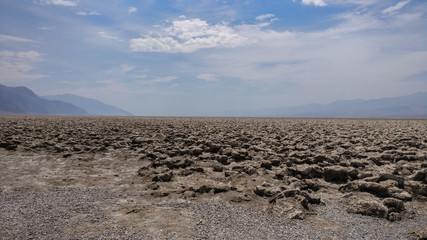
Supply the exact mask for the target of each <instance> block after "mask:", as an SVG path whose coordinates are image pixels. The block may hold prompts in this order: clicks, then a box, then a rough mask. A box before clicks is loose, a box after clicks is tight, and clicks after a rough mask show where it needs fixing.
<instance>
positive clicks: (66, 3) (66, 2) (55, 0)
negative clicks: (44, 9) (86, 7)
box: [38, 0, 77, 7]
mask: <svg viewBox="0 0 427 240" xmlns="http://www.w3.org/2000/svg"><path fill="white" fill-rule="evenodd" d="M38 3H39V4H44V5H57V6H63V7H76V6H77V1H71V0H40V1H38Z"/></svg>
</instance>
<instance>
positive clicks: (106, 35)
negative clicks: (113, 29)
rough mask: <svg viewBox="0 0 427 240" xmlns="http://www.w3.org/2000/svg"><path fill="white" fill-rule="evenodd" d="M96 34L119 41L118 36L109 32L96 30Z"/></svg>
mask: <svg viewBox="0 0 427 240" xmlns="http://www.w3.org/2000/svg"><path fill="white" fill-rule="evenodd" d="M98 35H99V36H101V37H103V38H106V39H112V40H117V41H121V39H120V38H118V37H116V36H112V35H110V34H108V33H106V32H98Z"/></svg>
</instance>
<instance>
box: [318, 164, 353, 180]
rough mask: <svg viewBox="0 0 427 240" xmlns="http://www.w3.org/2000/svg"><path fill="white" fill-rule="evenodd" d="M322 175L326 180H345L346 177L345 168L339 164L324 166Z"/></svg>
mask: <svg viewBox="0 0 427 240" xmlns="http://www.w3.org/2000/svg"><path fill="white" fill-rule="evenodd" d="M323 176H324V179H325V181H327V182H347V179H348V173H347V169H346V168H345V167H340V166H331V167H325V168H324V173H323Z"/></svg>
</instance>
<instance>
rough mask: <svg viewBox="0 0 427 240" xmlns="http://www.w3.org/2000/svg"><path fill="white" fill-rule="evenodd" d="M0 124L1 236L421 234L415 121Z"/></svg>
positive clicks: (40, 120) (422, 149)
mask: <svg viewBox="0 0 427 240" xmlns="http://www.w3.org/2000/svg"><path fill="white" fill-rule="evenodd" d="M1 120H2V121H0V130H1V131H0V147H1V148H3V149H4V150H1V149H0V187H1V188H0V189H1V197H0V199H1V203H2V204H1V207H2V213H1V214H0V221H1V222H2V223H4V224H2V225H1V227H0V235H1V236H6V239H10V238H28V237H34V236H35V237H37V236H44V235H46V236H51V238H57V237H58V236H60V237H61V238H64V239H67V238H68V239H70V238H74V237H76V236H80V238H91V237H93V238H99V237H105V238H114V236H116V237H117V238H125V239H132V238H134V239H138V238H144V239H150V238H151V239H165V238H174V239H194V238H208V239H209V238H215V239H218V238H224V239H238V238H243V237H244V238H248V239H251V238H252V239H256V238H259V237H261V238H264V237H268V238H270V239H280V238H282V237H283V236H284V235H286V234H287V235H288V236H293V237H295V238H306V239H334V238H335V239H353V238H361V237H363V236H369V238H370V239H388V238H390V237H392V238H393V239H412V238H414V239H423V238H425V236H426V235H427V230H426V228H427V227H426V224H425V222H426V217H425V216H426V212H427V210H426V209H427V207H426V201H425V200H426V197H427V196H426V193H427V186H426V179H427V173H426V171H425V169H426V167H427V165H426V156H427V152H426V150H427V147H426V145H427V140H426V139H427V136H426V134H427V121H426V120H369V119H364V120H362V119H359V120H352V119H262V118H259V119H258V118H251V119H245V118H233V119H231V118H137V117H135V118H99V117H36V116H34V117H19V116H18V117H16V116H2V117H1ZM68 198H71V199H68ZM26 199H33V200H32V201H27V200H26ZM63 203H68V205H67V204H65V205H64V204H63ZM162 204H166V205H162ZM168 204H169V205H168ZM37 226H39V228H37ZM61 226H62V227H61ZM64 226H65V227H64ZM251 229H254V230H251ZM260 234H261V235H260ZM263 236H264V237H263Z"/></svg>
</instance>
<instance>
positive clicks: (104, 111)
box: [43, 94, 133, 116]
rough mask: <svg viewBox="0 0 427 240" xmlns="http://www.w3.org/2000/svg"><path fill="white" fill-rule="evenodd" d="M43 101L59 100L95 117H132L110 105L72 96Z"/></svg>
mask: <svg viewBox="0 0 427 240" xmlns="http://www.w3.org/2000/svg"><path fill="white" fill-rule="evenodd" d="M43 98H44V99H48V100H59V101H63V102H69V103H72V104H73V105H76V106H78V107H80V108H82V109H84V110H85V111H86V112H88V113H89V114H90V115H96V116H133V115H132V114H131V113H129V112H126V111H125V110H123V109H120V108H118V107H114V106H112V105H107V104H104V103H102V102H100V101H98V100H95V99H91V98H85V97H80V96H76V95H72V94H64V95H53V96H45V97H43Z"/></svg>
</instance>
